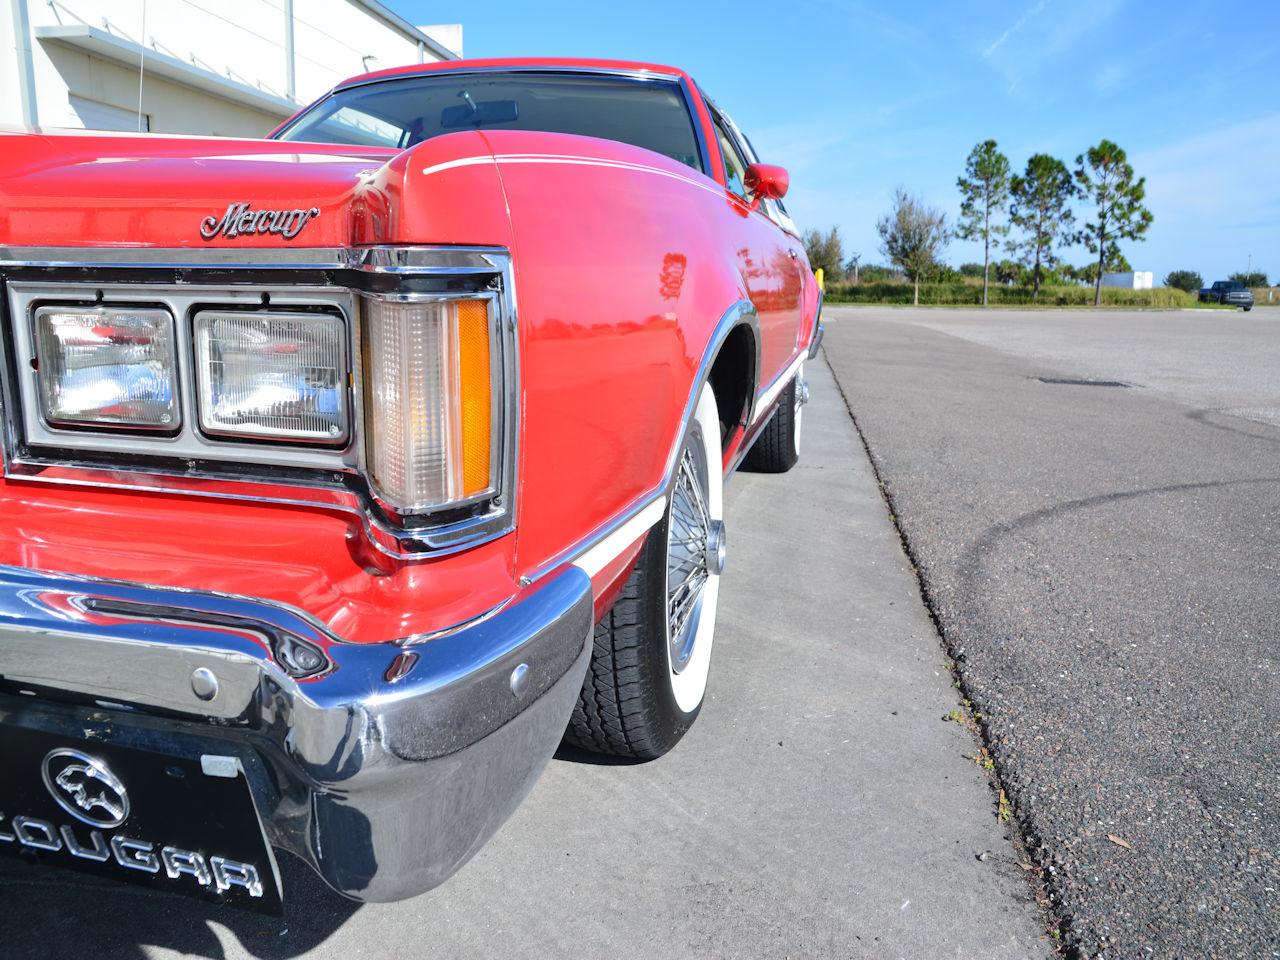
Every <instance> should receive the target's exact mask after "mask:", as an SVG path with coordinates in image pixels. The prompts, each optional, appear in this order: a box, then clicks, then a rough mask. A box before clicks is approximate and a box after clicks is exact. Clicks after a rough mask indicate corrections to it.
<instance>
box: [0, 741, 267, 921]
mask: <svg viewBox="0 0 1280 960" xmlns="http://www.w3.org/2000/svg"><path fill="white" fill-rule="evenodd" d="M206 769H207V770H209V771H212V774H213V775H211V773H208V772H206ZM0 770H4V771H5V775H4V776H3V777H0V856H18V857H20V858H22V859H24V860H27V861H29V862H35V863H40V864H45V865H49V866H58V867H66V868H69V869H73V870H78V871H82V872H86V873H91V874H95V875H97V876H105V877H111V878H113V879H116V880H123V881H125V882H128V883H135V884H141V885H143V886H148V887H152V888H154V889H157V890H168V891H170V892H174V893H181V894H187V895H191V896H197V897H202V898H205V899H212V900H215V901H219V902H223V903H228V904H232V905H235V906H239V907H245V908H248V909H251V910H256V911H260V912H264V913H272V914H277V915H278V914H280V913H281V912H282V901H281V887H280V877H279V871H278V869H277V867H276V861H275V855H274V853H273V851H272V849H271V845H270V844H269V843H268V842H267V839H266V835H265V834H264V833H263V829H262V821H261V818H260V817H259V816H258V811H257V809H256V806H255V804H254V800H253V794H252V792H251V791H250V789H249V784H248V781H247V779H246V778H245V774H244V770H243V767H242V765H241V764H240V762H239V761H238V760H237V759H235V758H233V757H222V756H219V757H206V758H204V759H203V761H202V759H201V758H191V757H185V756H171V755H169V754H165V753H159V752H154V751H151V750H144V749H137V748H134V747H123V746H119V745H116V744H111V743H106V742H103V741H101V740H96V739H95V740H88V739H76V738H74V737H68V736H63V735H59V734H55V733H50V732H47V731H44V730H36V729H28V728H23V727H6V728H5V729H4V735H3V736H0Z"/></svg>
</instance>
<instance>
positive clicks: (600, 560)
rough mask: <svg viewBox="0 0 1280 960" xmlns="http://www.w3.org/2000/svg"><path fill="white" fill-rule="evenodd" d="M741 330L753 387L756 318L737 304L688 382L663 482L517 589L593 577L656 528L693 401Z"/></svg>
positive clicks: (751, 408)
mask: <svg viewBox="0 0 1280 960" xmlns="http://www.w3.org/2000/svg"><path fill="white" fill-rule="evenodd" d="M742 326H745V327H747V328H748V329H750V330H751V337H752V340H753V341H754V344H755V354H756V355H755V370H754V371H753V372H752V378H753V380H755V381H756V383H758V381H759V371H760V318H759V314H758V313H757V311H756V308H755V305H754V304H753V303H752V302H751V301H750V300H738V301H737V302H736V303H734V304H733V305H732V306H730V307H729V309H728V310H726V311H725V312H724V313H723V314H721V316H720V319H719V321H718V322H717V323H716V325H715V328H714V329H713V330H712V332H711V338H710V340H709V341H708V345H707V349H706V351H705V352H704V353H703V355H702V362H701V363H700V364H699V365H698V371H697V373H696V374H695V375H694V377H693V381H692V386H691V387H690V388H689V396H688V398H687V399H686V401H685V405H684V411H683V413H682V414H681V416H680V427H679V429H678V430H677V431H676V434H675V438H674V439H673V440H672V442H671V448H670V450H669V451H668V453H667V460H666V464H665V465H664V467H663V473H662V479H661V480H660V481H659V482H658V483H656V484H655V485H654V486H653V487H652V488H650V489H649V490H648V491H647V492H646V493H643V494H641V495H640V496H639V497H637V498H636V499H635V500H633V501H632V502H631V503H630V504H629V505H627V506H626V507H625V508H623V509H622V510H621V511H620V512H618V513H617V514H615V515H614V517H613V518H612V519H610V520H608V521H606V522H605V523H604V524H602V525H601V526H599V527H597V528H596V529H595V530H593V531H591V532H590V533H588V534H587V535H586V536H584V537H582V538H581V539H579V540H577V541H576V542H575V543H573V544H571V545H570V546H568V547H566V548H565V549H564V550H561V551H560V552H559V553H557V554H555V555H554V556H552V557H551V558H550V559H549V560H545V561H543V562H542V563H540V564H539V565H538V566H536V567H535V568H533V569H532V570H530V571H529V572H527V573H525V574H524V575H523V576H521V578H520V583H521V585H522V586H528V585H529V584H532V583H537V582H538V581H539V580H541V579H542V578H543V577H545V576H546V575H547V574H548V573H551V572H552V571H553V570H556V569H558V568H559V567H560V566H562V565H563V564H566V563H572V564H575V565H577V566H579V567H581V568H582V569H584V570H587V572H588V573H591V574H592V575H594V573H598V572H599V571H600V570H603V569H604V568H605V567H606V566H608V564H609V563H610V562H612V561H613V560H614V559H616V558H617V557H618V556H620V555H621V553H622V551H623V550H625V549H626V548H627V547H629V546H630V545H631V544H633V543H635V541H636V540H638V539H639V538H640V536H641V535H642V534H644V532H645V531H647V530H649V529H651V528H652V527H653V525H654V524H655V523H657V522H658V521H659V520H661V519H662V517H663V516H664V515H665V512H666V505H667V499H668V496H669V494H670V491H671V487H672V485H673V484H674V483H675V476H676V468H677V466H678V465H679V462H680V453H681V450H682V449H683V448H684V440H685V437H686V436H687V435H688V432H689V424H690V423H691V422H692V420H693V415H694V411H695V410H696V409H697V405H698V397H699V395H700V394H701V393H702V388H703V387H704V386H706V385H707V384H708V382H709V380H710V377H711V368H712V367H713V366H714V365H715V361H716V358H717V357H719V355H720V350H721V348H722V347H723V346H724V344H725V341H726V340H727V339H728V338H729V334H731V333H732V332H733V331H734V330H735V329H737V328H738V327H742ZM755 386H756V384H754V383H753V385H752V389H751V390H750V391H749V393H750V397H751V401H750V402H749V403H748V410H747V411H746V419H747V420H748V422H750V421H751V419H752V417H753V416H754V413H755V410H756V408H757V406H758V400H757V397H758V392H757V390H756V389H755Z"/></svg>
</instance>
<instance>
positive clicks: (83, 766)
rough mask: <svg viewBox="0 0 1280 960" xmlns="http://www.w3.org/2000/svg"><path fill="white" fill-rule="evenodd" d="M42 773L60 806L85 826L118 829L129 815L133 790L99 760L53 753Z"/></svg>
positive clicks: (69, 752)
mask: <svg viewBox="0 0 1280 960" xmlns="http://www.w3.org/2000/svg"><path fill="white" fill-rule="evenodd" d="M40 772H41V775H42V777H43V779H44V785H45V787H46V789H48V791H49V794H50V795H51V796H52V797H53V799H54V800H56V801H58V806H60V807H62V809H63V810H65V811H67V813H69V814H71V815H72V816H73V817H75V818H76V819H77V820H79V821H81V822H82V823H87V824H90V825H91V826H95V827H118V826H120V824H122V823H124V821H125V819H126V818H127V817H128V816H129V791H127V790H126V789H125V787H124V784H123V783H121V782H120V779H119V778H118V777H117V776H116V775H115V774H114V773H112V772H111V771H110V770H109V769H108V768H107V765H106V764H105V763H103V762H102V761H101V760H99V759H98V758H97V757H91V756H89V755H88V754H87V753H81V752H80V751H79V750H51V751H49V753H48V755H47V756H45V758H44V767H43V769H42V770H41V771H40Z"/></svg>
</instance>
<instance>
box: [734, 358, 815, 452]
mask: <svg viewBox="0 0 1280 960" xmlns="http://www.w3.org/2000/svg"><path fill="white" fill-rule="evenodd" d="M808 399H809V388H808V385H807V384H806V383H805V381H804V367H801V368H800V370H799V371H797V372H796V375H795V377H794V378H792V380H791V382H790V383H789V384H787V386H786V388H785V389H784V390H783V391H782V393H781V395H780V396H779V397H778V406H777V407H776V408H775V409H774V411H773V413H772V414H771V415H770V416H769V422H768V423H766V424H765V425H764V429H763V430H761V431H760V435H759V436H758V437H756V441H755V443H753V444H752V445H751V449H750V450H748V451H747V456H746V459H745V460H744V461H743V464H744V466H746V468H747V469H748V470H751V471H753V472H755V473H786V472H787V471H788V470H790V469H791V468H792V467H794V466H795V465H796V462H797V461H798V460H799V459H800V435H801V431H800V428H801V426H802V424H803V421H804V405H805V403H807V402H808Z"/></svg>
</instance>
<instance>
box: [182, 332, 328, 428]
mask: <svg viewBox="0 0 1280 960" xmlns="http://www.w3.org/2000/svg"><path fill="white" fill-rule="evenodd" d="M195 348H196V385H197V390H198V394H199V406H200V428H201V430H203V431H204V432H205V433H207V434H210V435H212V436H216V437H238V438H242V439H244V438H248V439H255V438H256V439H262V440H283V441H295V442H303V443H323V444H335V445H336V444H342V443H345V442H346V440H347V437H348V436H349V434H350V427H349V424H348V416H347V408H348V403H347V386H348V381H349V375H348V365H347V334H346V325H345V324H344V323H343V321H342V319H341V318H340V317H336V316H333V315H331V314H325V313H237V312H230V311H228V312H215V311H205V312H203V313H199V314H197V315H196V318H195Z"/></svg>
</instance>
